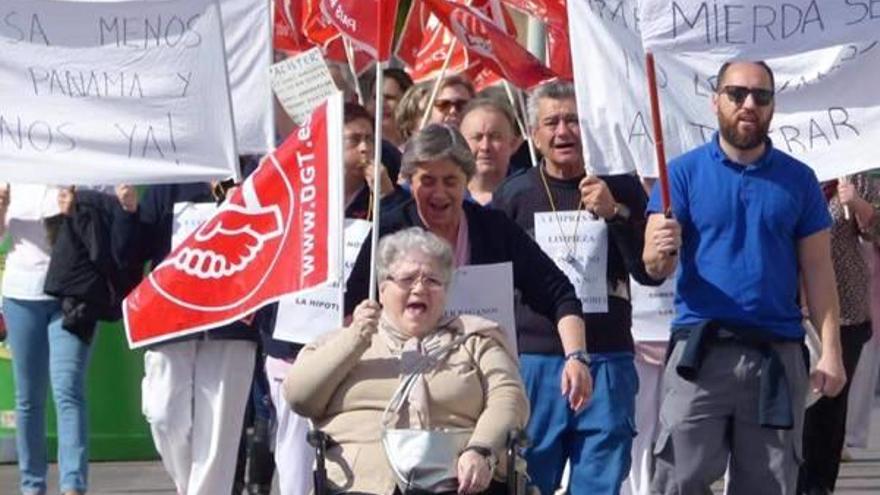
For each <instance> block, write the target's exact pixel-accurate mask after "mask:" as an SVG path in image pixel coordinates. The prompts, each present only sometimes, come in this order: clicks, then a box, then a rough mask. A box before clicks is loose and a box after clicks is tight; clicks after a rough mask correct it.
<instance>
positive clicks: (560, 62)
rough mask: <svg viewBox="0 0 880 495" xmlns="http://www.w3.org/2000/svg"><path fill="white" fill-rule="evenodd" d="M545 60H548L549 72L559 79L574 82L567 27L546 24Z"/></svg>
mask: <svg viewBox="0 0 880 495" xmlns="http://www.w3.org/2000/svg"><path fill="white" fill-rule="evenodd" d="M547 58H548V59H549V60H550V70H552V71H553V72H555V73H556V75H558V76H559V78H560V79H565V80H566V81H573V80H574V69H573V68H572V65H571V45H570V44H569V41H568V25H563V26H560V25H557V24H547Z"/></svg>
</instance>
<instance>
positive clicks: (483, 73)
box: [465, 61, 504, 92]
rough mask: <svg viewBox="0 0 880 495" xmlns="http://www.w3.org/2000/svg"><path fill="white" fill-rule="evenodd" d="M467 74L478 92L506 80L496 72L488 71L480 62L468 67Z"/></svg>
mask: <svg viewBox="0 0 880 495" xmlns="http://www.w3.org/2000/svg"><path fill="white" fill-rule="evenodd" d="M465 74H467V76H468V79H470V80H471V82H473V83H474V89H476V90H477V91H478V92H479V91H482V90H484V89H486V88H488V87H489V86H492V85H494V84H497V83H499V82H501V81H503V80H504V79H503V78H502V77H501V76H499V75H498V74H496V73H495V72H494V71H492V70H490V69H487V68H486V67H485V66H484V65H483V63H482V62H479V61H478V62H477V63H475V64H472V65H471V66H470V67H468V68H467V70H466V71H465Z"/></svg>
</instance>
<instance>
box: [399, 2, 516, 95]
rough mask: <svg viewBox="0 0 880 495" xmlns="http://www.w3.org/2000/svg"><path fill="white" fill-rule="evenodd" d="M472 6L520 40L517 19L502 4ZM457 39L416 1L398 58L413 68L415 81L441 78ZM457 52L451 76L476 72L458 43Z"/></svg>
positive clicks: (411, 71)
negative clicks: (515, 23)
mask: <svg viewBox="0 0 880 495" xmlns="http://www.w3.org/2000/svg"><path fill="white" fill-rule="evenodd" d="M458 1H459V3H465V2H466V0H458ZM471 6H472V7H473V8H474V9H476V10H479V11H480V12H483V13H484V14H485V15H486V17H488V18H489V19H491V20H492V21H493V22H495V24H497V25H498V26H499V27H500V28H502V29H504V30H505V31H506V32H507V33H508V34H510V35H511V36H516V26H515V25H514V23H513V18H511V16H510V12H508V11H507V9H506V8H505V7H504V5H503V4H502V3H501V0H473V1H472V2H471ZM453 39H454V36H453V35H452V33H450V32H449V30H448V29H446V27H445V26H444V25H443V24H441V23H440V21H439V20H437V18H436V17H435V16H433V15H432V14H431V11H430V9H428V8H427V7H426V6H425V5H424V4H422V3H421V2H419V1H418V0H416V1H415V2H414V3H413V5H412V8H410V11H409V14H408V15H407V18H406V21H405V22H404V25H403V31H402V33H401V35H400V41H399V42H398V44H397V51H396V53H397V57H398V58H399V59H400V60H401V61H403V63H405V64H406V65H407V67H409V68H410V70H409V73H410V77H412V78H413V80H414V81H416V82H420V81H425V80H428V79H433V78H435V77H437V76H438V75H439V73H440V70H441V69H442V67H443V62H444V61H445V60H446V56H447V54H448V53H449V49H450V47H451V45H452V40H453ZM453 50H454V51H453V53H452V58H451V59H450V61H449V67H448V68H447V70H448V71H449V72H450V73H458V72H463V71H468V73H470V72H472V69H473V67H474V61H473V57H470V56H469V55H468V53H467V50H466V49H465V48H464V47H463V46H462V44H461V43H456V45H455V48H454V49H453ZM480 70H481V69H480Z"/></svg>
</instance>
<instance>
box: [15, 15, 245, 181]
mask: <svg viewBox="0 0 880 495" xmlns="http://www.w3.org/2000/svg"><path fill="white" fill-rule="evenodd" d="M0 17H2V18H3V19H4V21H3V23H2V24H0V44H2V45H3V50H2V51H0V60H2V63H0V177H2V178H3V180H5V181H10V182H36V183H49V184H107V183H116V182H127V183H145V182H185V181H202V180H209V179H212V178H217V177H224V176H229V175H233V174H234V173H235V170H236V169H237V161H238V160H237V157H236V151H235V143H234V139H233V126H232V121H231V112H230V105H229V89H228V86H227V84H226V71H225V68H224V63H223V59H224V52H223V42H222V34H221V28H220V13H219V11H218V9H217V4H216V3H214V2H212V1H209V0H191V1H169V2H161V3H154V2H146V3H145V2H124V3H91V4H84V3H70V2H53V1H45V0H9V1H4V2H3V3H2V4H0Z"/></svg>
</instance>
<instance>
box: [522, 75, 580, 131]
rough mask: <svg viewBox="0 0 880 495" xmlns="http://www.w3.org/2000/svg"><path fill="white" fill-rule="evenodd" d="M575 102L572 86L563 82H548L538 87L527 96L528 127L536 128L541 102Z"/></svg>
mask: <svg viewBox="0 0 880 495" xmlns="http://www.w3.org/2000/svg"><path fill="white" fill-rule="evenodd" d="M545 98H549V99H551V100H568V99H572V100H575V99H577V97H576V96H575V92H574V85H572V84H571V83H569V82H565V81H550V82H548V83H544V84H542V85H540V86H538V88H537V89H535V90H534V91H533V92H532V94H531V95H530V96H529V109H528V110H529V125H531V127H532V129H534V128H536V127H537V126H538V110H539V109H540V105H541V100H543V99H545Z"/></svg>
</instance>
